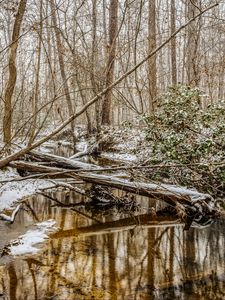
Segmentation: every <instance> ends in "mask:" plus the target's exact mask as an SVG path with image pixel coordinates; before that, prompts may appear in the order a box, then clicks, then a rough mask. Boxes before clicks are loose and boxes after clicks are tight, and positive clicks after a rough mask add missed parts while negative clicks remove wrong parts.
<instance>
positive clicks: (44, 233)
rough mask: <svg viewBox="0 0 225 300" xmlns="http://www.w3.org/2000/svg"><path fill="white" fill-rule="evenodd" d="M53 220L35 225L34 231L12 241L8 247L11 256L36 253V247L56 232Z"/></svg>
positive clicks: (29, 231)
mask: <svg viewBox="0 0 225 300" xmlns="http://www.w3.org/2000/svg"><path fill="white" fill-rule="evenodd" d="M55 224H56V222H55V221H54V220H47V221H44V222H41V223H38V224H36V225H35V226H36V228H35V229H31V230H28V231H27V232H26V233H25V234H24V235H21V236H19V238H18V239H16V240H14V241H12V242H11V243H10V246H9V247H8V250H9V253H10V254H11V255H14V256H16V255H23V254H30V253H32V254H34V253H36V252H38V248H37V247H36V246H37V245H38V244H40V243H43V242H44V241H45V240H46V239H48V234H49V233H51V232H54V231H56V230H57V227H56V226H55Z"/></svg>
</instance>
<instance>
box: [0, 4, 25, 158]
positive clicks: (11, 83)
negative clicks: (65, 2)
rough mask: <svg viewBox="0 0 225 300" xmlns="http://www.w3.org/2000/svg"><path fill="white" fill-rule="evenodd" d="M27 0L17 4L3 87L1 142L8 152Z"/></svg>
mask: <svg viewBox="0 0 225 300" xmlns="http://www.w3.org/2000/svg"><path fill="white" fill-rule="evenodd" d="M26 4H27V0H21V1H20V3H19V7H18V11H17V14H16V17H15V22H14V26H13V32H12V39H11V44H10V47H9V51H10V52H9V65H8V67H9V77H8V81H7V83H6V87H5V94H4V119H3V140H4V143H5V145H6V148H7V150H8V152H10V147H11V134H12V114H13V108H12V97H13V92H14V89H15V86H16V78H17V67H16V57H17V48H18V43H19V36H20V29H21V24H22V20H23V16H24V13H25V9H26Z"/></svg>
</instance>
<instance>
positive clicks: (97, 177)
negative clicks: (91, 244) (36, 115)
mask: <svg viewBox="0 0 225 300" xmlns="http://www.w3.org/2000/svg"><path fill="white" fill-rule="evenodd" d="M29 159H33V160H34V161H33V162H30V161H29V162H27V161H15V162H11V163H10V165H11V166H13V167H16V168H17V169H18V170H26V172H30V173H31V174H36V175H38V174H40V176H41V177H43V176H45V175H47V176H48V178H55V177H57V176H58V177H60V175H63V176H65V175H66V176H67V177H72V178H75V179H76V180H79V181H83V182H87V183H91V184H93V185H94V186H105V187H107V188H114V189H119V190H122V191H125V192H128V193H132V194H138V195H142V196H146V197H148V198H151V199H155V200H157V201H163V202H165V203H167V204H169V205H170V206H172V207H174V208H175V209H176V210H177V213H178V214H179V216H180V217H182V218H185V216H191V215H196V214H202V215H210V216H212V215H214V214H216V213H217V210H216V209H215V208H214V199H213V198H212V197H211V196H210V195H209V194H203V193H198V192H197V191H193V190H190V189H187V188H184V187H177V186H172V185H167V184H159V183H148V182H144V181H139V180H138V181H137V180H134V179H132V178H129V177H128V176H127V178H123V177H126V176H124V174H119V173H114V174H104V173H103V174H99V172H101V169H102V170H105V168H102V167H100V166H97V165H93V164H88V163H83V162H80V161H77V160H72V159H69V158H65V157H60V156H57V155H52V154H46V153H41V152H38V151H31V152H30V153H29ZM83 170H84V172H83ZM96 171H97V172H96ZM63 176H62V177H63ZM67 187H68V188H69V186H67ZM71 190H72V189H71ZM106 194H107V191H106V193H104V194H103V197H105V196H106ZM86 195H87V196H88V197H89V198H90V194H89V191H87V194H86ZM110 197H111V195H109V199H111V198H112V197H111V198H110ZM91 198H92V200H93V199H94V196H93V197H91ZM96 199H97V200H99V199H101V195H99V194H98V195H96ZM97 200H96V201H97Z"/></svg>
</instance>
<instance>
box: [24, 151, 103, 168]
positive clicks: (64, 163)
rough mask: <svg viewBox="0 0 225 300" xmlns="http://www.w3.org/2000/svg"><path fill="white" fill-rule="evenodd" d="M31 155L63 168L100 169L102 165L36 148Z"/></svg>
mask: <svg viewBox="0 0 225 300" xmlns="http://www.w3.org/2000/svg"><path fill="white" fill-rule="evenodd" d="M29 155H31V156H33V157H35V158H38V159H41V160H43V161H45V162H46V161H48V162H53V163H54V164H56V165H57V166H58V167H61V168H66V169H68V168H69V169H90V170H91V169H96V168H97V169H98V168H99V169H100V167H98V166H96V165H93V164H88V163H84V162H81V161H78V160H73V159H69V158H66V157H62V156H58V155H54V154H49V153H42V152H39V151H36V150H33V151H30V152H29Z"/></svg>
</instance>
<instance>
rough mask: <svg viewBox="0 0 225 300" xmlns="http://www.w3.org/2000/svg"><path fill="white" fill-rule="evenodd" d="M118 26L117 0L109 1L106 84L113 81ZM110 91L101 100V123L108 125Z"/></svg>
mask: <svg viewBox="0 0 225 300" xmlns="http://www.w3.org/2000/svg"><path fill="white" fill-rule="evenodd" d="M117 27H118V0H111V1H110V8H109V44H108V45H107V48H108V61H107V69H106V86H109V85H110V84H111V83H112V82H113V76H114V65H115V56H116V35H117ZM111 102H112V91H108V92H107V93H106V94H105V96H104V100H103V107H102V124H104V125H109V124H110V123H111V105H112V103H111Z"/></svg>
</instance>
